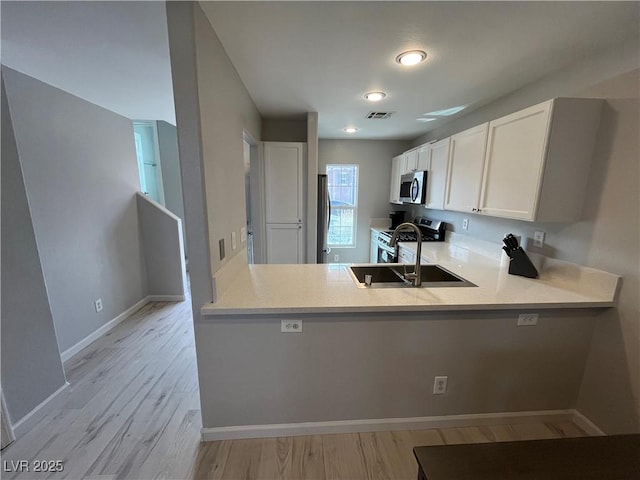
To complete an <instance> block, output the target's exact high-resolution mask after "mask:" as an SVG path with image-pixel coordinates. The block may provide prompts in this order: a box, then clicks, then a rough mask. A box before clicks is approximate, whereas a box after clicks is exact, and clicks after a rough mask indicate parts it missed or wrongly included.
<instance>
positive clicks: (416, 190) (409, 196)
mask: <svg viewBox="0 0 640 480" xmlns="http://www.w3.org/2000/svg"><path fill="white" fill-rule="evenodd" d="M426 198H427V172H426V171H419V172H412V173H405V174H404V175H402V176H401V177H400V201H401V202H402V203H413V204H417V205H422V204H423V203H424V202H425V200H426Z"/></svg>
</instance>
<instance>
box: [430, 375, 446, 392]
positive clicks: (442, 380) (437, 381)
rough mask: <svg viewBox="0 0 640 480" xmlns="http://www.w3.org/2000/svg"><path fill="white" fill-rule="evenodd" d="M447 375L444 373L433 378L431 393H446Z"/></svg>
mask: <svg viewBox="0 0 640 480" xmlns="http://www.w3.org/2000/svg"><path fill="white" fill-rule="evenodd" d="M448 379H449V377H447V376H446V375H441V376H437V377H435V378H434V379H433V394H434V395H442V394H444V393H447V380H448Z"/></svg>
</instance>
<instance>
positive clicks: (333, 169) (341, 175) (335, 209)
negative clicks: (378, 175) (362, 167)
mask: <svg viewBox="0 0 640 480" xmlns="http://www.w3.org/2000/svg"><path fill="white" fill-rule="evenodd" d="M327 177H328V183H329V196H330V197H331V222H330V223H329V233H328V235H327V237H328V238H327V243H328V245H329V246H330V247H342V248H345V247H347V248H349V247H355V246H356V218H357V206H358V165H327Z"/></svg>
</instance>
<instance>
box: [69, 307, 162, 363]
mask: <svg viewBox="0 0 640 480" xmlns="http://www.w3.org/2000/svg"><path fill="white" fill-rule="evenodd" d="M149 298H150V297H144V298H143V299H142V300H140V301H139V302H137V303H136V304H135V305H132V306H131V307H129V308H127V309H126V310H125V311H124V312H122V313H121V314H120V315H118V316H117V317H116V318H114V319H113V320H109V321H108V322H107V323H105V324H104V325H103V326H101V327H100V328H98V329H97V330H96V331H94V332H93V333H91V334H90V335H87V336H86V337H85V338H83V339H82V340H80V341H79V342H78V343H76V344H75V345H74V346H73V347H70V348H68V349H67V350H65V351H64V352H62V353H61V354H60V357H61V358H62V362H63V363H64V362H66V361H67V360H69V359H70V358H71V357H73V356H74V355H75V354H76V353H78V352H79V351H80V350H82V349H83V348H86V347H88V346H89V345H90V344H92V343H93V342H95V341H96V340H97V339H98V338H100V337H102V336H103V335H105V334H106V333H107V332H109V331H110V330H113V329H114V328H115V327H116V326H118V324H120V323H122V322H123V321H124V320H125V319H127V318H128V317H130V316H131V315H132V314H133V313H135V312H136V311H138V310H140V309H141V308H142V307H144V306H145V305H146V304H147V303H149V302H150V301H151V300H149Z"/></svg>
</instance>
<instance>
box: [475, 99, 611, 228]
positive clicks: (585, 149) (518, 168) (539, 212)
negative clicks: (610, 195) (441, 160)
mask: <svg viewBox="0 0 640 480" xmlns="http://www.w3.org/2000/svg"><path fill="white" fill-rule="evenodd" d="M601 108H602V102H601V101H600V100H594V99H578V98H558V99H555V100H550V101H547V102H544V103H541V104H539V105H534V106H532V107H529V108H526V109H524V110H521V111H519V112H516V113H513V114H511V115H507V116H505V117H502V118H499V119H497V120H493V121H491V122H490V123H489V132H488V140H487V150H486V156H485V164H484V173H483V178H482V188H481V194H480V198H479V203H478V211H479V213H481V214H485V215H491V216H495V217H504V218H515V219H520V220H529V221H533V220H535V221H542V222H553V221H573V220H578V219H579V218H580V215H581V212H582V206H583V204H584V199H585V195H586V191H587V181H588V177H589V171H590V165H591V158H592V154H593V146H594V142H595V137H596V133H597V129H598V126H599V119H600V110H601Z"/></svg>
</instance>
